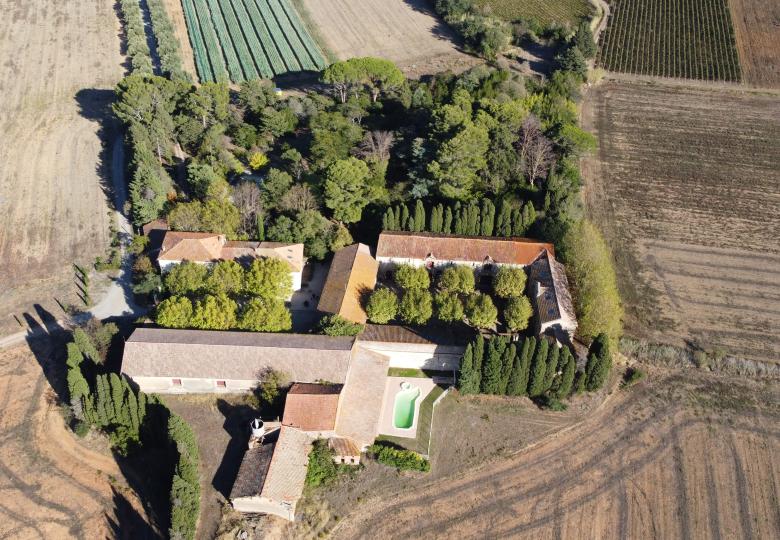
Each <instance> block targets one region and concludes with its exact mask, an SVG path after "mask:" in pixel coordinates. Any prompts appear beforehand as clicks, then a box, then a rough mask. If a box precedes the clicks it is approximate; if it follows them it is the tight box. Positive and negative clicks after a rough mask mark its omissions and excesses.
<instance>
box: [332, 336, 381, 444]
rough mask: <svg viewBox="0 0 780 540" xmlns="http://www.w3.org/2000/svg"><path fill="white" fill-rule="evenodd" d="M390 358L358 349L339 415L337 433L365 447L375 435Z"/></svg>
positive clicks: (353, 358) (354, 356)
mask: <svg viewBox="0 0 780 540" xmlns="http://www.w3.org/2000/svg"><path fill="white" fill-rule="evenodd" d="M389 363H390V358H389V357H387V356H385V355H383V354H378V353H375V352H373V351H369V350H367V349H364V348H362V347H359V346H358V347H357V348H356V349H355V354H354V355H353V357H352V363H351V365H350V366H349V373H348V374H347V381H346V383H345V384H344V391H343V392H342V396H341V406H340V408H339V414H338V417H337V418H336V433H337V434H338V435H339V436H340V437H349V438H350V439H353V440H354V441H355V443H357V444H358V446H360V447H363V446H366V445H369V444H371V443H372V442H374V439H375V438H376V435H377V431H378V429H379V428H378V425H379V414H380V412H381V411H382V399H383V397H384V393H385V381H386V379H387V366H388V365H389Z"/></svg>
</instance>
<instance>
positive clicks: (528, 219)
mask: <svg viewBox="0 0 780 540" xmlns="http://www.w3.org/2000/svg"><path fill="white" fill-rule="evenodd" d="M534 223H536V208H534V204H533V203H532V202H531V201H526V203H525V204H524V205H523V229H525V230H526V231H527V230H528V229H530V228H531V227H532V226H533V224H534Z"/></svg>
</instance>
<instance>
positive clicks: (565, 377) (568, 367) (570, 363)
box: [555, 347, 577, 399]
mask: <svg viewBox="0 0 780 540" xmlns="http://www.w3.org/2000/svg"><path fill="white" fill-rule="evenodd" d="M561 359H563V360H565V362H566V363H565V364H564V367H563V370H562V371H563V374H562V375H561V377H560V380H559V382H558V384H557V388H556V389H555V397H557V398H558V399H563V398H565V397H566V396H568V395H569V392H571V388H572V385H573V384H574V372H575V370H576V369H577V363H576V362H575V360H574V356H572V354H571V351H569V348H568V347H564V350H563V354H561Z"/></svg>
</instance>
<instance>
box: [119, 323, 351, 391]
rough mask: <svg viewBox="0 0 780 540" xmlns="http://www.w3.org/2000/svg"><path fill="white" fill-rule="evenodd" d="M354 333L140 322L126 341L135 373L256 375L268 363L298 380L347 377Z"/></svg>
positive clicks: (128, 368)
mask: <svg viewBox="0 0 780 540" xmlns="http://www.w3.org/2000/svg"><path fill="white" fill-rule="evenodd" d="M354 342H355V338H354V337H331V336H317V335H310V334H305V335H304V334H271V333H261V332H230V331H218V330H177V329H169V328H137V329H136V330H135V331H134V332H133V333H132V334H131V335H130V337H129V338H128V339H127V341H126V343H125V350H124V355H123V357H122V372H123V373H126V374H127V375H128V376H130V377H176V378H196V379H220V380H224V379H233V380H254V379H257V377H258V375H259V373H260V372H262V371H263V370H264V369H268V368H273V369H275V370H277V371H282V372H285V373H286V374H287V375H288V376H289V377H290V378H291V379H292V380H295V381H303V382H314V381H317V380H327V381H332V382H334V383H341V382H343V381H344V379H345V378H346V373H347V369H348V367H349V362H350V356H351V354H352V353H351V351H352V346H353V344H354Z"/></svg>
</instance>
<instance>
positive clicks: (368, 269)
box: [317, 244, 379, 324]
mask: <svg viewBox="0 0 780 540" xmlns="http://www.w3.org/2000/svg"><path fill="white" fill-rule="evenodd" d="M378 270H379V263H377V262H376V260H375V259H374V258H373V257H372V256H371V252H370V250H369V249H368V246H367V245H365V244H352V245H351V246H347V247H345V248H342V249H340V250H338V251H337V252H336V253H335V254H334V255H333V261H332V262H331V264H330V269H329V270H328V277H327V278H326V279H325V285H324V286H323V288H322V294H321V296H320V301H319V304H318V305H317V309H318V310H320V311H324V312H325V313H335V314H337V315H340V316H342V317H344V318H345V319H347V320H349V321H352V322H356V323H360V324H363V323H365V322H366V319H367V318H368V316H367V315H366V311H365V310H364V309H363V304H362V300H363V296H364V294H365V293H366V292H367V291H372V290H374V287H375V286H376V274H377V271H378Z"/></svg>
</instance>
